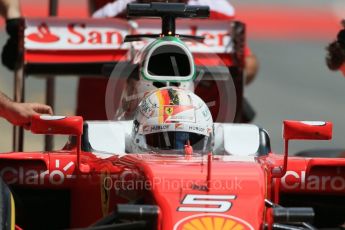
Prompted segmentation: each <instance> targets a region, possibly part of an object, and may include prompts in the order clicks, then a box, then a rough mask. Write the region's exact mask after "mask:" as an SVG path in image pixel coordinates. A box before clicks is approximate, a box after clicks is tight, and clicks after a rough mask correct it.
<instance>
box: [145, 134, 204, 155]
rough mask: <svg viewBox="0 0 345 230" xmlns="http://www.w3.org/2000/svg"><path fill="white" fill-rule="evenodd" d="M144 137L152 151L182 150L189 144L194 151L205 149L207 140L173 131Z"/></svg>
mask: <svg viewBox="0 0 345 230" xmlns="http://www.w3.org/2000/svg"><path fill="white" fill-rule="evenodd" d="M145 137H146V144H147V146H148V147H149V148H150V149H153V150H183V149H184V146H185V145H186V144H187V143H189V144H190V145H191V146H192V147H193V150H196V151H201V150H204V149H205V146H206V141H207V138H208V137H207V136H204V135H201V134H196V133H188V132H174V131H172V132H160V133H151V134H147V135H145ZM205 138H206V139H205Z"/></svg>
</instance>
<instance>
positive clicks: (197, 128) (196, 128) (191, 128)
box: [189, 126, 207, 133]
mask: <svg viewBox="0 0 345 230" xmlns="http://www.w3.org/2000/svg"><path fill="white" fill-rule="evenodd" d="M189 131H193V132H198V133H206V132H207V129H205V128H203V127H200V126H189Z"/></svg>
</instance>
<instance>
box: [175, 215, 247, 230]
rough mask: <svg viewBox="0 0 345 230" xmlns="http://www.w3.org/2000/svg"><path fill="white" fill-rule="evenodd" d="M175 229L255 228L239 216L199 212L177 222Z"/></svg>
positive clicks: (236, 229) (245, 229) (241, 229)
mask: <svg viewBox="0 0 345 230" xmlns="http://www.w3.org/2000/svg"><path fill="white" fill-rule="evenodd" d="M174 230H254V228H253V227H252V226H251V225H250V224H248V223H247V222H245V221H244V220H241V219H239V218H237V217H233V216H228V215H222V214H198V215H193V216H189V217H187V218H184V219H182V220H180V221H179V222H177V223H176V225H175V227H174Z"/></svg>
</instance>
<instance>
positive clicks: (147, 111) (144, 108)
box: [140, 100, 154, 118]
mask: <svg viewBox="0 0 345 230" xmlns="http://www.w3.org/2000/svg"><path fill="white" fill-rule="evenodd" d="M140 112H141V113H142V114H143V115H144V116H145V117H147V118H149V117H151V116H152V115H153V113H154V107H153V106H152V105H150V104H148V103H147V101H146V100H144V101H142V102H141V104H140Z"/></svg>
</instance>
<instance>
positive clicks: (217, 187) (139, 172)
mask: <svg viewBox="0 0 345 230" xmlns="http://www.w3.org/2000/svg"><path fill="white" fill-rule="evenodd" d="M80 121H81V120H80V117H69V118H62V119H61V118H60V120H55V119H52V120H46V119H43V120H42V119H40V118H39V117H35V118H34V119H33V125H32V127H33V129H34V131H36V132H39V133H42V131H44V130H47V131H46V132H47V133H50V134H52V133H54V132H55V133H63V134H71V135H76V136H77V137H78V136H79V137H80V134H81V133H79V132H78V131H79V130H82V123H81V122H80ZM50 125H51V127H52V128H49V126H50ZM295 125H297V126H298V125H299V124H298V123H296V124H295ZM300 125H305V124H302V123H301V124H300ZM72 127H73V128H72ZM286 130H288V131H291V130H290V129H288V128H286ZM318 131H319V128H318V127H314V128H313V129H312V131H311V132H310V133H309V134H308V135H307V134H305V135H306V136H305V138H307V137H308V136H312V135H314V133H315V132H318ZM297 136H298V135H297ZM290 138H293V137H292V136H290ZM77 139H79V138H77ZM76 143H78V142H75V143H74V144H73V141H71V143H69V144H68V145H66V147H65V150H61V151H56V152H37V153H5V154H1V155H0V158H1V161H0V172H1V176H2V177H3V179H4V181H5V182H6V183H7V184H9V185H10V186H11V188H12V190H13V191H14V197H15V199H16V198H17V199H16V201H18V205H17V210H19V211H18V213H17V219H18V220H25V217H23V216H21V215H24V214H25V213H26V214H27V213H30V212H31V210H22V209H23V208H24V207H25V206H24V207H23V206H21V202H24V203H25V201H23V200H21V197H19V196H18V197H16V192H17V191H22V190H26V191H29V190H30V191H33V192H34V193H38V194H39V193H40V192H39V191H44V192H45V193H47V194H48V195H49V193H53V194H54V193H55V192H56V191H68V194H69V197H68V201H69V205H68V206H69V209H68V210H59V212H58V213H56V215H57V216H54V218H53V220H56V219H60V218H61V219H62V218H63V217H62V216H64V217H65V218H67V220H63V221H62V222H63V223H68V226H63V227H64V228H66V227H86V226H88V225H90V224H92V223H94V222H96V221H97V220H98V219H100V218H102V217H104V216H106V215H107V214H109V213H110V212H111V211H113V209H114V207H115V206H116V204H118V203H128V202H133V201H139V200H140V203H141V204H151V205H156V206H158V207H159V215H158V217H157V219H156V222H155V227H154V228H155V229H188V228H187V227H188V226H190V225H193V226H194V227H195V226H197V225H199V224H202V225H203V226H206V229H212V228H213V229H222V228H219V227H220V226H223V227H224V226H228V225H229V226H232V227H234V229H261V228H263V226H264V225H267V226H268V228H271V227H272V223H273V222H272V221H273V216H272V208H271V207H268V206H266V205H265V200H270V201H274V202H275V203H280V198H281V197H282V195H283V196H284V197H286V196H289V195H296V194H297V195H301V194H308V195H310V196H311V195H313V194H317V195H324V196H331V195H337V196H341V197H343V196H344V195H345V178H344V171H345V159H339V158H338V159H327V158H314V159H311V158H301V157H289V159H288V168H287V172H286V174H285V175H284V177H282V178H273V174H272V170H273V169H274V168H276V167H282V166H283V156H282V155H276V154H274V153H269V154H268V155H266V156H247V157H240V158H239V157H236V156H217V155H215V156H211V155H209V156H206V155H205V156H200V155H187V154H186V155H185V156H183V155H182V156H181V155H180V156H171V155H159V154H145V153H143V154H126V155H124V156H122V157H120V156H118V155H117V154H116V153H114V155H112V156H110V157H107V158H103V159H101V158H98V157H97V156H96V155H95V154H93V153H91V152H84V151H81V152H80V153H78V152H79V151H78V150H77V149H79V147H80V146H77V144H76ZM210 156H211V157H210ZM79 157H80V162H79V161H78V158H79ZM81 165H83V166H84V168H85V167H86V168H88V171H85V170H83V169H82V168H83V167H81ZM19 193H20V192H19ZM42 199H43V198H42ZM56 199H57V200H59V199H60V198H59V197H56ZM68 201H65V202H68ZM45 205H46V210H41V213H36V214H35V215H34V216H36V219H30V221H29V222H25V221H23V222H22V223H21V222H20V221H19V223H18V224H19V226H21V224H22V227H24V229H25V228H26V229H30V228H32V226H31V225H30V223H31V222H40V221H42V220H40V218H41V217H40V216H41V215H44V213H45V212H51V211H52V212H54V204H50V203H48V204H45ZM50 205H52V206H53V207H51V206H50ZM61 212H63V213H64V214H63V215H61V216H59V215H58V214H59V213H61ZM48 216H49V215H48ZM34 226H35V225H34ZM60 227H61V226H60ZM50 228H56V225H55V223H54V222H53V223H51V225H50ZM231 229H232V228H231Z"/></svg>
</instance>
